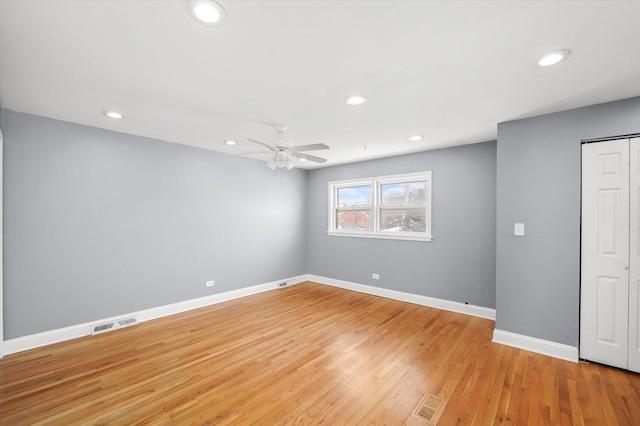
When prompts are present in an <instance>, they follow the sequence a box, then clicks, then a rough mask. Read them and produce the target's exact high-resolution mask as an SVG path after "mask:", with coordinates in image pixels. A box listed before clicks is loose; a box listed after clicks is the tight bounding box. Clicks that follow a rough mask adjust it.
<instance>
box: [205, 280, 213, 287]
mask: <svg viewBox="0 0 640 426" xmlns="http://www.w3.org/2000/svg"><path fill="white" fill-rule="evenodd" d="M214 284H215V282H214V281H213V280H211V281H207V282H205V283H204V286H205V287H213V285H214Z"/></svg>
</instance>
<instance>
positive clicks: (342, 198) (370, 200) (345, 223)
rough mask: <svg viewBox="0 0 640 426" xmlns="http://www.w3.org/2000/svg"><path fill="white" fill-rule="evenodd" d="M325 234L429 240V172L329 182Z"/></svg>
mask: <svg viewBox="0 0 640 426" xmlns="http://www.w3.org/2000/svg"><path fill="white" fill-rule="evenodd" d="M329 235H341V236H350V237H368V238H392V239H398V240H419V241H431V172H421V173H411V174H405V175H396V176H381V177H376V178H368V179H358V180H349V181H340V182H329Z"/></svg>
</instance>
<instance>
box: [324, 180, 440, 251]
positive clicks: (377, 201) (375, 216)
mask: <svg viewBox="0 0 640 426" xmlns="http://www.w3.org/2000/svg"><path fill="white" fill-rule="evenodd" d="M421 180H424V181H426V186H425V207H424V214H425V232H394V231H383V230H380V216H381V215H380V212H381V210H383V209H385V208H383V207H382V191H381V187H382V185H385V184H391V183H406V182H416V181H421ZM363 185H371V192H372V205H371V215H372V218H371V220H372V224H371V225H370V228H371V230H370V231H353V230H342V229H338V228H337V223H336V218H337V211H338V210H345V209H339V207H338V189H341V188H348V187H352V186H363ZM431 192H432V180H431V171H424V172H418V173H406V174H401V175H390V176H378V177H372V178H365V179H352V180H341V181H334V182H329V212H328V215H327V216H328V222H329V228H328V229H329V230H328V231H327V234H328V235H331V236H340V237H359V238H382V239H390V240H410V241H431V240H432V238H433V235H432V234H431V209H432V207H431ZM386 209H388V210H393V209H394V208H393V207H391V208H389V207H387V208H386ZM353 210H362V209H353Z"/></svg>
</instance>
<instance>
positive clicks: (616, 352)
mask: <svg viewBox="0 0 640 426" xmlns="http://www.w3.org/2000/svg"><path fill="white" fill-rule="evenodd" d="M581 272H582V279H581V296H580V298H581V306H580V356H581V357H582V358H586V359H589V360H592V361H596V362H601V363H603V364H608V365H612V366H615V367H620V368H627V358H628V353H629V350H628V338H629V334H628V320H629V309H628V308H629V303H628V301H629V140H628V139H625V140H616V141H608V142H599V143H591V144H585V145H583V146H582V266H581Z"/></svg>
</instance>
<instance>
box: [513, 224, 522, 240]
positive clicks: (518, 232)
mask: <svg viewBox="0 0 640 426" xmlns="http://www.w3.org/2000/svg"><path fill="white" fill-rule="evenodd" d="M513 235H514V236H516V237H524V223H514V224H513Z"/></svg>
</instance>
